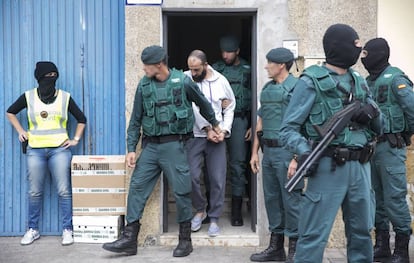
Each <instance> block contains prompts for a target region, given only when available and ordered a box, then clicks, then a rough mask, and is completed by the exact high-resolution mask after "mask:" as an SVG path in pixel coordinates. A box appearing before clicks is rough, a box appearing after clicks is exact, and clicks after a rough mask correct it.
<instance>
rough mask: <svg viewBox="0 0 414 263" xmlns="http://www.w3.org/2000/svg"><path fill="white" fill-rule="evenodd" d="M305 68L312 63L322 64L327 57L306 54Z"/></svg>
mask: <svg viewBox="0 0 414 263" xmlns="http://www.w3.org/2000/svg"><path fill="white" fill-rule="evenodd" d="M304 59H305V65H304V66H305V68H307V67H309V66H312V65H319V66H321V65H322V63H323V62H325V57H322V56H305V57H304Z"/></svg>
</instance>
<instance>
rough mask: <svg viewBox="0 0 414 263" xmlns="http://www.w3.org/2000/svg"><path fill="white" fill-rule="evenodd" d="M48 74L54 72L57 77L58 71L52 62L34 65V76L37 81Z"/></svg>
mask: <svg viewBox="0 0 414 263" xmlns="http://www.w3.org/2000/svg"><path fill="white" fill-rule="evenodd" d="M50 72H56V73H58V76H59V71H58V69H57V67H56V65H55V64H54V63H53V62H50V61H39V62H37V63H36V68H35V71H34V76H35V78H36V79H37V81H39V80H40V79H41V78H43V76H44V75H46V74H47V73H50Z"/></svg>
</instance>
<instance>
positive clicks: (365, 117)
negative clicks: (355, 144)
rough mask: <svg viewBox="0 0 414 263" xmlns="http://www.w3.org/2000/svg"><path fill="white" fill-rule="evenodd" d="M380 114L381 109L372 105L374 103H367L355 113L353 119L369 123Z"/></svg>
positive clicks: (361, 122)
mask: <svg viewBox="0 0 414 263" xmlns="http://www.w3.org/2000/svg"><path fill="white" fill-rule="evenodd" d="M379 114H380V112H379V109H377V108H375V107H374V106H372V104H369V103H368V104H365V105H364V106H362V107H361V108H359V110H358V111H357V112H356V113H354V115H353V116H352V118H351V120H352V121H354V122H358V123H360V124H368V122H369V121H370V120H372V119H374V118H376V117H378V115H379Z"/></svg>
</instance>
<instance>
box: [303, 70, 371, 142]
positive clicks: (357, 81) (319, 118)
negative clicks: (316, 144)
mask: <svg viewBox="0 0 414 263" xmlns="http://www.w3.org/2000/svg"><path fill="white" fill-rule="evenodd" d="M349 72H350V73H351V76H352V79H353V85H354V86H353V87H354V88H353V99H354V100H359V101H361V102H365V101H366V97H367V91H368V88H367V87H366V85H365V80H364V79H363V78H362V76H361V75H359V73H358V72H356V71H354V70H352V69H349ZM302 76H307V77H309V78H311V79H312V81H313V83H314V86H315V90H316V98H315V102H314V104H313V106H312V109H311V111H310V114H309V117H308V118H307V120H306V122H305V125H304V129H305V133H306V134H307V137H308V138H309V139H311V140H313V141H318V140H320V138H319V135H318V133H317V132H316V131H315V129H314V127H313V125H318V126H323V124H324V123H325V121H327V120H329V119H330V118H331V117H332V115H334V114H335V113H336V112H337V111H339V110H341V109H343V108H344V106H345V104H346V103H347V100H348V98H349V94H344V93H343V92H342V91H340V89H338V88H337V85H338V81H337V80H335V79H334V78H333V77H332V76H331V75H330V74H329V70H328V69H326V68H325V67H321V66H316V65H314V66H310V67H309V68H307V69H305V71H304V72H303V73H302ZM350 127H351V126H348V127H346V128H345V129H344V130H343V131H342V132H341V133H340V134H339V136H338V137H337V138H336V139H334V140H333V141H332V142H331V144H332V145H344V146H346V145H354V144H362V145H364V144H365V143H366V142H367V141H368V140H369V139H370V138H371V134H370V133H369V131H368V130H367V129H365V128H361V129H355V128H350Z"/></svg>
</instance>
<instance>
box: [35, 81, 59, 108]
mask: <svg viewBox="0 0 414 263" xmlns="http://www.w3.org/2000/svg"><path fill="white" fill-rule="evenodd" d="M56 79H57V77H51V78H48V77H45V78H42V79H41V80H40V81H39V93H38V94H39V97H40V100H41V101H42V102H44V103H46V104H48V103H52V102H53V101H54V100H55V92H56V89H55V85H56Z"/></svg>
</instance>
